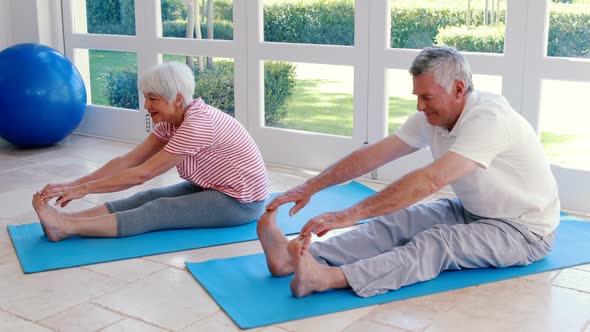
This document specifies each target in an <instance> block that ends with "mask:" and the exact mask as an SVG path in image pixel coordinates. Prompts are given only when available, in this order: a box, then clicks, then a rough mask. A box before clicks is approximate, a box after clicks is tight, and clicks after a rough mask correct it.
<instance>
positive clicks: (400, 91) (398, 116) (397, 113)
mask: <svg viewBox="0 0 590 332" xmlns="http://www.w3.org/2000/svg"><path fill="white" fill-rule="evenodd" d="M387 79H388V88H389V91H388V96H389V108H388V112H389V113H388V121H387V124H388V125H387V127H388V133H389V134H393V133H394V132H395V130H396V129H397V128H398V127H399V126H400V125H401V124H402V123H404V122H405V121H406V120H407V119H408V117H409V116H410V115H411V114H413V113H414V112H416V96H415V95H413V94H412V89H413V86H412V84H413V83H412V75H410V74H409V73H408V71H407V70H401V69H389V70H388V71H387ZM473 85H474V87H475V89H476V90H480V91H487V92H492V93H495V94H501V92H502V77H501V76H491V75H473Z"/></svg>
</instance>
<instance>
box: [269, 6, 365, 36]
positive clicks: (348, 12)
mask: <svg viewBox="0 0 590 332" xmlns="http://www.w3.org/2000/svg"><path fill="white" fill-rule="evenodd" d="M264 40H265V41H270V42H288V43H307V44H329V45H353V43H354V2H353V1H350V0H334V1H330V2H328V1H319V2H313V3H305V2H298V3H280V2H277V3H274V4H271V5H267V6H264Z"/></svg>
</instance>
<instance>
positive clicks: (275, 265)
mask: <svg viewBox="0 0 590 332" xmlns="http://www.w3.org/2000/svg"><path fill="white" fill-rule="evenodd" d="M277 211H278V210H273V211H267V212H265V213H264V214H263V215H262V217H260V219H259V220H258V224H257V225H256V233H257V234H258V239H260V243H261V244H262V249H263V250H264V254H265V255H266V265H268V270H269V271H270V273H271V274H272V275H273V276H275V277H282V276H286V275H288V274H291V273H293V271H294V267H293V263H292V260H291V256H290V255H289V252H288V251H287V245H288V244H289V240H287V238H286V237H285V235H283V232H282V231H281V229H280V228H279V226H278V225H277Z"/></svg>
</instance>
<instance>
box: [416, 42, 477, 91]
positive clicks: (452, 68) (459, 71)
mask: <svg viewBox="0 0 590 332" xmlns="http://www.w3.org/2000/svg"><path fill="white" fill-rule="evenodd" d="M428 73H433V74H434V80H435V81H436V83H438V85H440V86H441V87H443V88H444V89H445V90H446V91H447V93H450V92H451V90H452V89H453V86H454V84H455V80H462V81H463V82H465V93H466V94H467V93H470V92H471V91H473V81H472V80H471V66H469V63H468V62H467V61H466V60H465V58H464V57H463V55H461V53H459V51H457V50H456V49H454V48H452V47H449V46H430V47H426V48H425V49H423V50H422V51H420V53H418V55H417V56H416V58H415V59H414V62H412V67H410V74H412V75H413V76H417V75H422V74H428Z"/></svg>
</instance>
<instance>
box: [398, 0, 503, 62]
mask: <svg viewBox="0 0 590 332" xmlns="http://www.w3.org/2000/svg"><path fill="white" fill-rule="evenodd" d="M391 1H392V7H391V47H392V48H413V49H422V48H424V47H428V46H432V45H443V44H444V45H449V46H453V47H455V48H457V49H458V50H460V51H468V52H484V53H504V34H505V31H506V28H505V22H506V1H502V0H485V1H471V0H391Z"/></svg>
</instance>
